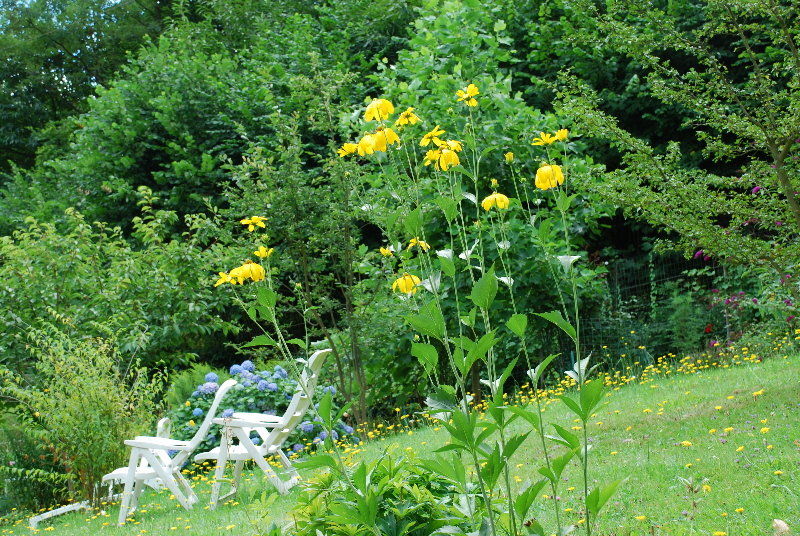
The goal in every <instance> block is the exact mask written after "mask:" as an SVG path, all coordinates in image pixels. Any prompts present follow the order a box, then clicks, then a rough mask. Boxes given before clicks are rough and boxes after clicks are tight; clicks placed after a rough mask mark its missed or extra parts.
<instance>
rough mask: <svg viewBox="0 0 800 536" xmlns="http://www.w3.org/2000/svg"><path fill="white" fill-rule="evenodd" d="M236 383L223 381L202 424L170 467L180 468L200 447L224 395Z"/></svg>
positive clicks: (232, 380) (234, 381)
mask: <svg viewBox="0 0 800 536" xmlns="http://www.w3.org/2000/svg"><path fill="white" fill-rule="evenodd" d="M237 383H238V382H237V381H236V380H234V379H233V378H231V379H229V380H225V381H224V382H223V383H222V385H220V386H219V389H217V393H216V394H215V395H214V401H213V402H211V407H210V408H208V411H207V412H206V416H205V418H203V422H202V423H200V426H199V427H198V428H197V432H195V434H194V436H193V437H192V439H190V440H189V445H188V446H187V449H186V450H182V451H180V452H179V453H178V454H177V455H176V456H175V457H174V458H173V459H172V465H173V466H176V467H180V466H182V465H183V464H184V462H185V461H186V460H188V459H189V456H191V455H192V453H193V452H194V451H195V450H197V447H199V446H200V443H202V442H203V439H205V437H206V436H207V435H208V430H209V429H210V428H211V424H212V422H211V421H213V420H214V417H216V416H217V411H218V410H219V406H220V404H222V399H223V398H225V395H226V394H228V391H230V390H231V389H232V388H233V386H234V385H236V384H237Z"/></svg>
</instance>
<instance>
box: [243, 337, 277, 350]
mask: <svg viewBox="0 0 800 536" xmlns="http://www.w3.org/2000/svg"><path fill="white" fill-rule="evenodd" d="M250 346H278V343H277V342H275V339H273V338H272V337H270V336H269V335H266V334H264V335H256V336H255V337H253V340H252V341H250V342H248V343H246V344H243V345H242V347H244V348H249V347H250Z"/></svg>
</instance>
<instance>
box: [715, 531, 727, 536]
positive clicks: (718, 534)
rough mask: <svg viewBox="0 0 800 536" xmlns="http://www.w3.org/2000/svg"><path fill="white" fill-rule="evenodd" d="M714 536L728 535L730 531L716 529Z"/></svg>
mask: <svg viewBox="0 0 800 536" xmlns="http://www.w3.org/2000/svg"><path fill="white" fill-rule="evenodd" d="M714 536H728V533H727V532H725V531H724V530H717V531H714Z"/></svg>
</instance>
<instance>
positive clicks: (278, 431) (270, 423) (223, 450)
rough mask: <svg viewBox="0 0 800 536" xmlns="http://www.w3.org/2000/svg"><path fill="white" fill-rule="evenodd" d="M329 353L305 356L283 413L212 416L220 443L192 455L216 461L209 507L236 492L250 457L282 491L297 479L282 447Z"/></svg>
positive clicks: (299, 418) (303, 411)
mask: <svg viewBox="0 0 800 536" xmlns="http://www.w3.org/2000/svg"><path fill="white" fill-rule="evenodd" d="M329 353H330V350H329V349H325V350H318V351H316V352H314V354H313V355H312V356H311V357H310V358H309V359H308V362H307V363H304V367H303V372H302V374H301V376H300V381H299V382H298V384H297V389H296V390H295V393H294V396H293V397H292V400H291V402H290V403H289V407H288V408H286V411H285V412H284V414H283V415H282V416H280V417H278V416H274V415H263V414H261V413H234V414H233V415H231V416H230V417H228V418H217V419H214V423H215V424H219V425H221V426H222V440H221V441H220V446H219V447H217V448H214V449H212V450H210V451H209V452H203V453H200V454H198V455H197V456H195V461H201V460H216V462H217V468H216V474H215V479H214V483H213V484H212V486H211V509H212V510H213V509H214V508H216V506H217V504H218V503H219V502H220V501H223V500H225V499H226V498H228V497H230V496H232V495H234V494H235V493H236V491H237V489H238V487H239V481H240V480H241V476H242V468H243V466H244V462H245V461H247V460H253V461H254V462H255V463H256V465H258V467H259V468H261V470H262V471H264V473H265V474H266V475H267V479H268V480H269V481H270V482H271V483H272V484H273V485H274V486H275V488H276V489H277V490H278V492H279V493H281V494H284V493H287V492H288V491H289V490H290V489H291V488H292V487H294V486H295V485H296V484H297V483H298V482H299V481H300V475H299V474H298V472H297V470H296V469H295V468H294V467H293V466H292V462H291V461H290V460H289V458H288V457H287V456H286V454H285V453H284V452H283V450H282V449H281V446H282V445H283V443H284V442H285V441H286V438H288V437H289V435H290V434H291V433H292V432H293V431H294V429H295V428H296V427H297V425H298V424H300V421H302V420H303V417H304V416H305V414H306V412H307V411H308V408H309V406H310V405H311V402H312V397H313V395H314V389H315V388H316V386H317V381H318V379H319V372H320V370H321V369H322V364H323V363H324V362H325V358H326V357H327V356H328V354H329ZM252 432H256V433H257V434H258V435H259V437H260V438H261V443H260V444H259V445H256V444H255V443H253V440H252V439H250V434H251V433H252ZM233 438H236V440H237V444H233ZM267 456H276V457H277V458H278V460H279V461H280V464H281V466H282V467H283V471H282V473H283V474H282V475H279V474H278V472H277V471H276V468H275V467H272V466H270V464H269V462H267V460H266V459H265V458H266V457H267ZM229 460H230V461H233V462H234V469H233V478H231V479H227V478H225V471H226V469H227V464H228V461H229ZM281 476H282V477H283V478H281ZM222 482H229V483H230V484H231V491H230V492H228V493H226V494H225V495H224V496H222V497H220V496H219V494H220V485H221V484H222Z"/></svg>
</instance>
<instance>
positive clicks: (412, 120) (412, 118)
mask: <svg viewBox="0 0 800 536" xmlns="http://www.w3.org/2000/svg"><path fill="white" fill-rule="evenodd" d="M419 122H420V118H419V116H418V115H417V114H415V113H414V108H406V111H405V112H403V113H401V114H400V116H399V117H398V118H397V121H395V122H394V124H395V126H398V127H402V126H403V125H416V124H417V123H419Z"/></svg>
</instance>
